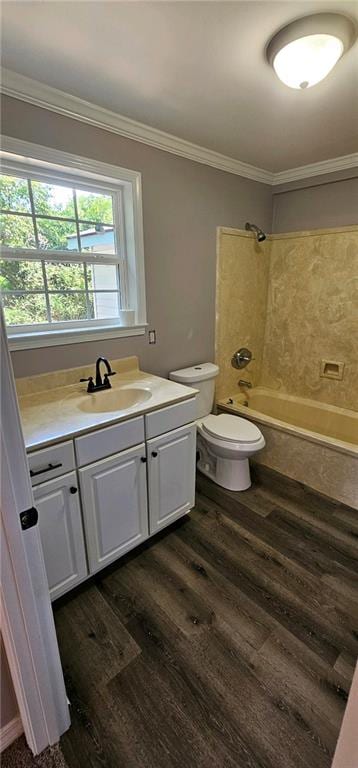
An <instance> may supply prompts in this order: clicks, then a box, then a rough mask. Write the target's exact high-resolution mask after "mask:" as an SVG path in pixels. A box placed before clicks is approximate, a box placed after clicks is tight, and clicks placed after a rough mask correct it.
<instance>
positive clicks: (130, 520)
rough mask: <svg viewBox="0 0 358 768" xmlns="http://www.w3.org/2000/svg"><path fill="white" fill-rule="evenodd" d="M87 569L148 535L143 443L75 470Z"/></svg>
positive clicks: (104, 562)
mask: <svg viewBox="0 0 358 768" xmlns="http://www.w3.org/2000/svg"><path fill="white" fill-rule="evenodd" d="M79 475H80V484H81V495H82V504H83V515H84V523H85V530H86V540H87V552H88V558H89V567H90V572H91V573H94V572H95V571H98V570H100V568H103V567H104V566H105V565H108V563H111V562H112V561H113V560H116V559H117V558H118V557H120V556H121V555H124V553H125V552H127V551H128V550H129V549H132V547H135V546H137V544H139V543H140V542H141V541H143V540H144V539H146V538H147V537H148V514H147V483H146V464H145V446H144V443H143V444H142V445H138V446H137V447H136V448H130V449H129V450H128V451H122V452H121V453H117V454H116V455H115V456H111V457H110V458H108V459H102V460H101V461H96V463H95V464H90V465H89V466H88V467H85V468H84V469H80V470H79Z"/></svg>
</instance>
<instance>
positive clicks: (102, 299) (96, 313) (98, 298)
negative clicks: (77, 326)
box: [90, 293, 119, 320]
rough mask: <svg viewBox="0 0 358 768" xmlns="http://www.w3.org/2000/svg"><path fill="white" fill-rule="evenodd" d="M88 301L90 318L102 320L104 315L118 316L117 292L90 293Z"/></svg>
mask: <svg viewBox="0 0 358 768" xmlns="http://www.w3.org/2000/svg"><path fill="white" fill-rule="evenodd" d="M90 302H91V313H92V314H91V317H92V319H96V320H103V319H104V318H106V317H118V310H119V295H118V293H92V294H90Z"/></svg>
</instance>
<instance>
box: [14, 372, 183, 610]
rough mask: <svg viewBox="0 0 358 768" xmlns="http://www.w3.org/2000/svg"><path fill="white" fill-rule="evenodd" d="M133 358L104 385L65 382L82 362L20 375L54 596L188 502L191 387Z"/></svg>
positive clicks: (152, 531) (149, 532)
mask: <svg viewBox="0 0 358 768" xmlns="http://www.w3.org/2000/svg"><path fill="white" fill-rule="evenodd" d="M128 361H129V363H128ZM135 364H136V365H137V360H136V358H130V359H129V358H128V359H127V360H126V361H116V362H115V363H114V366H115V368H116V370H117V376H116V382H115V384H114V386H113V388H112V389H111V390H110V391H109V392H98V393H95V394H87V393H86V390H85V389H83V385H82V386H79V385H78V384H73V383H70V384H69V383H68V380H70V381H72V382H73V381H77V382H78V380H79V379H80V378H82V376H83V373H84V372H85V373H86V372H87V373H88V369H87V368H86V369H72V370H71V371H69V372H59V374H58V376H60V378H61V376H62V377H63V376H65V374H67V383H66V381H65V384H64V385H63V386H61V387H59V386H58V383H59V379H58V377H57V380H56V379H54V378H53V377H54V376H55V375H54V374H50V375H46V377H41V376H40V377H33V378H32V379H28V380H19V381H18V382H17V387H18V394H19V403H20V412H21V415H22V421H23V429H24V435H25V443H26V447H27V451H28V462H29V469H30V476H31V481H32V485H33V490H34V498H35V506H36V508H37V510H38V515H39V529H40V535H41V541H42V546H43V553H44V560H45V567H46V572H47V578H48V583H49V589H50V594H51V598H52V599H55V598H57V597H59V596H60V595H63V594H64V593H65V592H67V591H68V590H70V589H72V588H73V587H74V586H75V585H77V584H79V583H80V582H81V581H83V580H85V579H86V578H88V576H90V575H91V574H94V573H96V572H97V571H99V570H100V569H101V568H104V567H105V566H106V565H108V564H109V563H112V562H113V561H115V560H117V559H118V558H120V557H121V556H122V555H124V554H125V553H126V552H128V551H129V550H131V549H133V548H134V547H136V546H137V545H138V544H140V543H141V542H143V541H145V540H146V539H147V538H148V537H150V536H152V535H153V534H155V533H156V532H157V531H160V530H161V529H162V528H164V527H166V526H167V525H169V524H170V523H172V522H173V521H174V520H176V519H177V518H179V517H181V516H183V515H185V514H186V513H187V512H189V510H190V509H191V508H192V507H193V506H194V498H195V456H196V453H195V450H196V449H195V445H196V425H195V423H194V422H195V414H196V409H195V394H196V390H195V389H192V388H190V387H185V386H182V385H178V384H174V382H170V381H167V380H166V379H161V378H159V377H156V376H150V375H149V374H144V373H143V372H141V371H139V370H138V368H137V367H133V366H134V365H135ZM128 365H132V367H129V368H128ZM126 366H127V370H126ZM121 369H122V370H121ZM35 379H36V381H35ZM44 379H46V380H47V381H44ZM40 380H42V381H40ZM65 380H66V376H65ZM53 383H55V384H57V386H51V384H53ZM43 387H46V388H45V389H44V388H43ZM128 392H130V393H131V394H130V395H128ZM136 392H137V393H138V395H137V396H136V394H135V393H136ZM133 393H134V394H133ZM143 393H144V394H143ZM107 395H110V399H109V400H106V397H107ZM111 400H112V401H113V403H111ZM133 400H136V402H134V403H133ZM114 402H116V403H117V404H118V403H120V402H121V403H122V408H121V409H117V410H108V408H114ZM126 402H127V403H128V402H130V403H131V404H130V405H128V404H127V405H126V406H125V405H123V404H124V403H126Z"/></svg>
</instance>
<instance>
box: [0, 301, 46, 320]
mask: <svg viewBox="0 0 358 768" xmlns="http://www.w3.org/2000/svg"><path fill="white" fill-rule="evenodd" d="M2 300H3V306H4V312H5V320H6V322H7V324H8V325H31V324H34V323H46V322H47V312H46V299H45V294H43V293H26V294H24V295H22V296H11V294H10V295H9V294H6V293H4V294H3V295H2Z"/></svg>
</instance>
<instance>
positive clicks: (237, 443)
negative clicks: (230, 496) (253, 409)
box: [197, 414, 265, 491]
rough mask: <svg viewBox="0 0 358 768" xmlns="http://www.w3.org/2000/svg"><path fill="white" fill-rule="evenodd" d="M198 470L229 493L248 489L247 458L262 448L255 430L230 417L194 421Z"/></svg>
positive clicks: (258, 432) (263, 444)
mask: <svg viewBox="0 0 358 768" xmlns="http://www.w3.org/2000/svg"><path fill="white" fill-rule="evenodd" d="M197 428H198V432H197V435H198V452H199V461H198V469H199V470H200V472H202V473H203V474H204V475H207V476H208V477H210V478H211V479H212V480H214V482H216V483H217V484H218V485H221V486H222V487H223V488H228V489H229V490H231V491H245V490H246V489H247V488H250V485H251V478H250V467H249V458H250V456H253V455H254V454H255V453H257V451H260V450H261V449H262V448H264V446H265V439H264V437H263V435H262V434H261V432H260V430H259V429H258V427H256V426H255V424H252V423H251V422H250V421H248V420H247V419H242V418H240V417H239V416H232V415H230V414H220V415H219V416H213V415H210V416H207V417H205V418H204V419H198V421H197Z"/></svg>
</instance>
